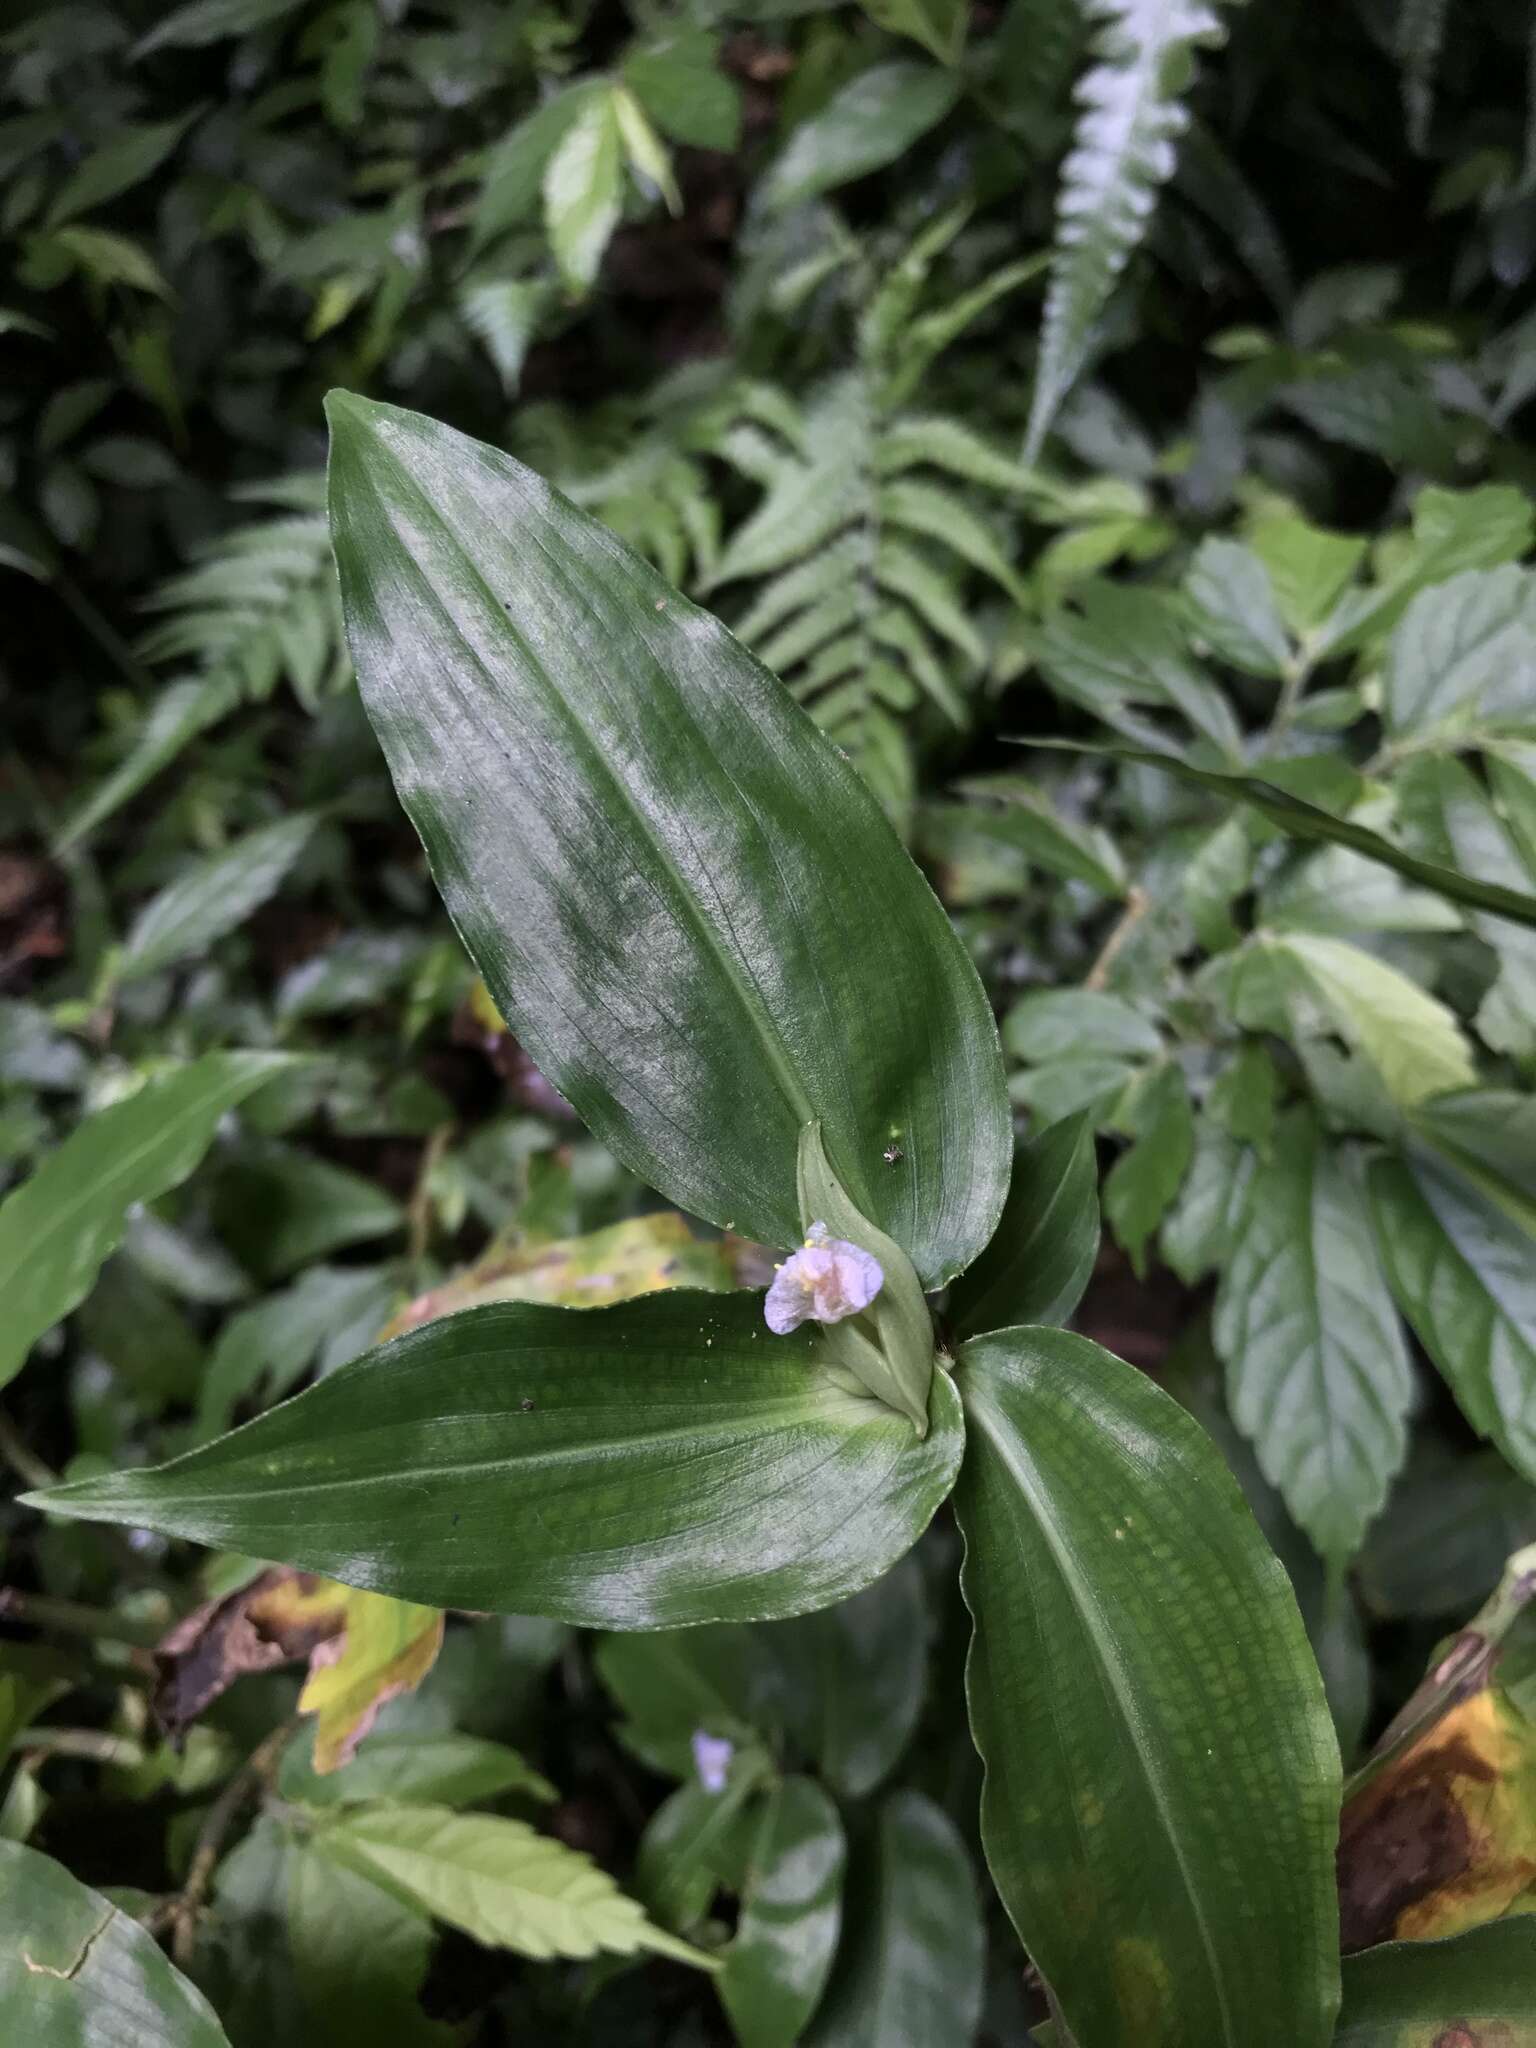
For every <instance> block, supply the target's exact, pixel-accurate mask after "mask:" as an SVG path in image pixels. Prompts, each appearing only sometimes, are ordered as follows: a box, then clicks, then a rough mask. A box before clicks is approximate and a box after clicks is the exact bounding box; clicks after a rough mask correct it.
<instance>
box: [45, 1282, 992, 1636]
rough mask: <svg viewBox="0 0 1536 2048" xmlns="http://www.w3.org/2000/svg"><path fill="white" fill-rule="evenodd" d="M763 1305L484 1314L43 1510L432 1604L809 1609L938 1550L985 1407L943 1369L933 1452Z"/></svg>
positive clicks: (639, 1616) (738, 1301) (771, 1612)
mask: <svg viewBox="0 0 1536 2048" xmlns="http://www.w3.org/2000/svg"><path fill="white" fill-rule="evenodd" d="M761 1318H762V1300H761V1297H760V1296H758V1295H755V1294H754V1295H723V1296H722V1295H713V1294H692V1293H684V1292H678V1293H676V1294H661V1295H652V1296H649V1297H648V1298H645V1299H642V1300H640V1301H635V1302H630V1303H627V1304H625V1305H623V1306H621V1307H617V1308H611V1309H591V1310H584V1309H556V1308H546V1307H543V1306H539V1305H534V1304H531V1303H522V1302H516V1303H513V1302H508V1303H501V1304H496V1305H493V1306H491V1307H487V1308H480V1309H471V1310H469V1311H467V1312H466V1313H465V1314H463V1315H460V1316H450V1317H448V1318H446V1319H445V1320H444V1321H442V1322H439V1323H432V1324H429V1325H427V1326H426V1327H425V1328H424V1329H421V1330H416V1331H412V1332H410V1333H408V1334H407V1335H405V1336H403V1337H398V1338H396V1339H395V1340H394V1341H393V1342H392V1343H390V1344H387V1345H384V1346H383V1347H382V1348H381V1349H379V1350H377V1351H374V1352H370V1353H369V1354H367V1356H365V1357H363V1358H359V1359H356V1360H354V1361H353V1362H352V1364H350V1365H347V1366H343V1367H342V1368H341V1369H340V1370H339V1371H337V1372H334V1373H332V1374H331V1375H330V1376H329V1377H328V1378H326V1379H324V1380H322V1381H320V1382H319V1384H318V1385H316V1386H314V1387H311V1388H310V1389H309V1390H308V1391H307V1392H306V1393H303V1394H301V1395H299V1396H298V1397H297V1398H296V1399H295V1400H292V1401H289V1402H286V1403H284V1405H283V1406H281V1407H279V1408H274V1409H271V1410H269V1411H268V1413H267V1414H265V1415H263V1416H260V1417H258V1418H257V1420H256V1421H255V1422H251V1423H247V1424H246V1425H245V1427H244V1428H243V1429H237V1430H235V1431H234V1432H233V1433H232V1434H231V1435H229V1436H226V1437H221V1438H220V1439H219V1440H218V1441H217V1442H215V1443H212V1444H208V1445H206V1446H205V1447H204V1448H202V1449H201V1450H196V1451H192V1452H190V1453H188V1455H187V1456H185V1457H183V1458H179V1459H175V1460H173V1461H172V1462H171V1463H170V1464H168V1465H161V1466H158V1467H156V1468H155V1469H154V1470H152V1471H147V1472H118V1473H112V1474H108V1475H106V1476H104V1477H102V1478H100V1479H89V1480H80V1481H76V1482H74V1483H73V1484H70V1485H66V1486H62V1487H56V1488H54V1489H52V1490H50V1491H49V1492H48V1493H47V1494H46V1495H37V1496H34V1497H33V1498H34V1504H35V1505H45V1506H46V1507H48V1508H49V1509H50V1510H51V1511H53V1512H55V1513H61V1514H68V1515H75V1516H79V1517H82V1518H84V1519H86V1520H96V1521H113V1522H125V1523H128V1524H129V1525H130V1526H142V1527H145V1528H155V1529H159V1530H161V1531H163V1532H164V1533H165V1534H167V1535H176V1536H187V1537H191V1538H192V1539H193V1540H194V1541H196V1542H200V1543H207V1544H212V1545H216V1546H218V1547H220V1548H224V1549H230V1550H237V1551H241V1552H243V1553H245V1554H247V1555H250V1556H258V1557H270V1558H276V1559H278V1560H279V1561H281V1562H283V1563H291V1564H296V1565H299V1566H301V1567H302V1568H303V1569H305V1570H308V1571H318V1572H323V1573H325V1574H326V1575H327V1576H328V1577H331V1578H339V1579H342V1580H343V1582H344V1583H347V1584H351V1585H364V1586H369V1587H371V1588H373V1589H374V1590H375V1591H377V1592H382V1593H392V1594H394V1595H395V1596H396V1597H397V1598H400V1599H406V1600H415V1601H419V1602H421V1603H422V1604H424V1605H427V1606H431V1607H468V1608H477V1609H497V1610H500V1611H503V1612H508V1613H521V1614H545V1615H550V1616H554V1617H556V1618H559V1619H563V1620H567V1621H573V1622H578V1623H585V1624H590V1625H593V1626H596V1627H606V1628H662V1627H667V1626H670V1625H672V1624H675V1623H683V1622H698V1621H717V1620H753V1619H767V1618H773V1617H777V1616H781V1615H788V1614H799V1613H804V1612H806V1611H808V1610H809V1609H812V1608H816V1607H824V1606H826V1605H828V1604H829V1603H830V1602H831V1601H833V1600H837V1599H841V1598H842V1597H843V1596H844V1595H846V1594H848V1593H853V1592H857V1591H858V1590H859V1588H860V1587H861V1586H865V1585H867V1584H868V1583H869V1582H870V1580H871V1579H873V1578H876V1577H877V1576H878V1575H879V1573H880V1572H882V1571H884V1570H885V1569H886V1567H887V1566H889V1565H891V1564H893V1563H894V1562H895V1561H896V1559H897V1558H898V1557H900V1556H902V1555H903V1553H904V1552H905V1551H907V1550H908V1549H909V1548H910V1547H911V1545H912V1544H913V1543H914V1542H915V1541H916V1539H917V1537H918V1536H919V1534H920V1533H921V1532H922V1530H923V1529H924V1528H925V1527H926V1526H927V1524H928V1521H929V1519H930V1517H931V1516H932V1514H933V1512H934V1510H935V1508H936V1507H937V1506H938V1504H939V1502H940V1501H941V1500H942V1499H943V1498H944V1497H945V1495H946V1494H947V1493H948V1491H949V1489H950V1486H951V1484H952V1482H953V1479H954V1474H955V1470H956V1467H957V1465H958V1461H959V1456H960V1443H961V1422H960V1406H959V1402H958V1400H957V1398H956V1396H955V1392H954V1388H953V1386H952V1384H951V1383H950V1381H949V1379H948V1377H947V1376H946V1375H945V1374H943V1373H935V1374H934V1376H933V1381H934V1391H933V1403H932V1408H931V1411H930V1420H931V1427H930V1430H929V1434H928V1436H927V1437H926V1438H925V1439H923V1440H922V1441H921V1442H919V1440H918V1439H917V1437H916V1436H915V1435H914V1433H913V1430H912V1426H911V1424H910V1423H909V1422H907V1421H905V1420H904V1419H903V1418H902V1417H900V1416H898V1415H895V1414H893V1413H892V1412H891V1410H890V1409H888V1408H886V1407H884V1406H883V1405H881V1404H880V1403H878V1402H876V1401H872V1400H870V1399H868V1398H867V1397H864V1396H856V1395H851V1394H848V1393H844V1392H843V1391H841V1390H840V1389H839V1388H838V1387H837V1386H836V1385H835V1384H834V1383H833V1382H832V1380H831V1379H830V1378H829V1377H828V1376H827V1374H826V1373H825V1371H824V1370H823V1369H822V1368H820V1367H819V1366H818V1365H817V1363H816V1362H815V1348H816V1339H815V1338H814V1337H811V1336H805V1335H804V1334H803V1333H797V1334H796V1335H795V1336H793V1337H773V1336H770V1334H769V1333H768V1331H767V1329H766V1328H765V1327H764V1325H763V1323H762V1320H761ZM684 1472H686V1474H687V1479H686V1483H680V1475H681V1474H683V1473H684Z"/></svg>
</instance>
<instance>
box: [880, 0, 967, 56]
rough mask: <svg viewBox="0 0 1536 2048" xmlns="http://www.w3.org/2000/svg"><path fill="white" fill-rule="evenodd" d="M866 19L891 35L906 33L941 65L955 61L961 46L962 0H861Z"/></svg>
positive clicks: (962, 43)
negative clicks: (867, 17) (929, 52)
mask: <svg viewBox="0 0 1536 2048" xmlns="http://www.w3.org/2000/svg"><path fill="white" fill-rule="evenodd" d="M861 4H862V6H863V8H864V12H865V13H866V14H867V15H868V16H869V18H870V20H871V21H873V22H875V23H876V24H877V25H878V26H879V27H881V28H883V29H885V30H886V32H887V33H888V34H890V35H893V36H907V37H910V39H911V40H912V41H913V42H914V43H921V44H922V46H923V48H924V49H925V50H928V51H931V52H932V54H933V55H934V56H935V57H937V58H938V60H939V62H940V63H941V64H956V63H958V62H959V60H960V52H961V51H962V50H963V49H964V48H965V26H966V13H967V9H966V6H965V0H861Z"/></svg>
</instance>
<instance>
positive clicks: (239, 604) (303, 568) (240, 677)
mask: <svg viewBox="0 0 1536 2048" xmlns="http://www.w3.org/2000/svg"><path fill="white" fill-rule="evenodd" d="M323 494H324V481H323V479H322V478H320V477H319V476H318V475H316V476H304V477H294V478H282V479H279V480H278V481H277V482H276V483H275V484H272V485H263V486H261V487H259V489H258V490H257V491H255V492H247V493H245V494H244V495H245V496H246V497H247V499H248V500H249V499H253V498H254V499H257V500H258V501H265V502H267V503H275V504H277V505H279V506H281V507H283V508H284V509H283V510H281V511H280V512H279V513H278V514H277V515H276V516H275V517H272V518H269V519H260V520H255V521H253V522H252V523H251V524H250V525H248V526H240V527H236V528H234V529H233V530H232V531H231V532H229V533H226V534H220V535H219V537H218V538H217V539H216V540H213V541H210V542H208V543H206V544H205V545H204V546H203V547H202V548H201V549H199V551H198V559H197V561H196V562H195V564H194V566H193V567H192V568H190V569H186V570H183V571H182V572H181V573H180V574H179V575H176V576H172V577H170V578H168V579H167V580H166V581H165V582H164V583H162V584H161V585H160V587H159V588H158V589H157V590H156V591H154V592H153V593H152V594H151V596H150V597H149V598H148V599H147V600H146V602H145V607H144V608H145V610H146V611H151V612H161V613H164V614H165V617H164V618H163V620H162V622H161V623H160V624H159V625H156V626H152V627H151V628H150V629H149V631H148V632H147V633H145V634H143V635H142V636H141V638H140V640H139V643H138V653H139V655H140V657H141V658H142V659H143V660H145V661H148V662H152V663H166V662H179V663H180V662H184V663H186V664H188V665H189V666H191V667H192V668H193V669H194V670H196V671H200V672H201V674H202V675H203V676H204V677H205V678H208V679H211V678H213V677H219V678H221V679H222V680H223V682H224V683H225V685H226V686H227V689H228V692H229V695H230V697H231V701H232V702H238V701H239V700H240V699H241V698H262V697H268V696H270V695H271V694H272V692H273V691H274V690H275V689H276V688H277V686H278V684H279V683H280V682H282V681H284V680H285V679H286V680H287V682H288V683H289V684H290V686H291V687H292V689H293V692H294V695H295V696H296V697H298V699H299V701H300V702H301V703H302V704H303V705H304V706H305V707H306V708H307V709H309V710H311V711H313V710H314V709H315V708H316V707H317V705H318V704H319V702H320V700H321V698H322V697H324V696H326V695H328V694H329V693H330V692H331V691H333V690H335V689H339V688H340V687H341V686H342V685H343V684H344V683H345V682H346V680H347V679H348V677H349V676H350V674H351V664H350V661H349V659H348V656H347V651H346V638H345V635H344V633H343V631H342V622H341V603H340V599H339V597H338V595H337V592H336V576H335V570H334V568H333V566H332V562H331V546H330V534H329V531H328V529H327V526H326V519H325V510H324V495H323ZM311 508H312V509H311Z"/></svg>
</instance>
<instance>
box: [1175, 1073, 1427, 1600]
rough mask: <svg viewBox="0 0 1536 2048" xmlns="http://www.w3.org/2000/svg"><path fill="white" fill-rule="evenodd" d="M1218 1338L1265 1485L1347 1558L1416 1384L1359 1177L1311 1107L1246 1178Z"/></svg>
mask: <svg viewBox="0 0 1536 2048" xmlns="http://www.w3.org/2000/svg"><path fill="white" fill-rule="evenodd" d="M1214 1331H1215V1338H1216V1348H1217V1350H1218V1351H1219V1352H1220V1353H1221V1356H1222V1359H1223V1361H1224V1362H1225V1364H1226V1369H1227V1391H1228V1398H1229V1399H1230V1401H1231V1405H1232V1416H1233V1420H1234V1421H1235V1422H1236V1423H1237V1426H1238V1428H1239V1429H1241V1430H1242V1432H1243V1434H1244V1435H1245V1436H1246V1437H1247V1438H1248V1439H1249V1441H1250V1442H1251V1443H1252V1445H1253V1447H1254V1449H1255V1450H1256V1451H1257V1453H1258V1457H1259V1463H1260V1465H1261V1466H1262V1467H1263V1471H1264V1476H1265V1478H1266V1479H1268V1480H1269V1482H1270V1484H1271V1485H1272V1486H1278V1487H1279V1489H1280V1491H1281V1493H1282V1494H1283V1495H1284V1496H1285V1504H1286V1506H1287V1507H1288V1508H1289V1509H1290V1511H1291V1513H1292V1515H1293V1516H1294V1517H1295V1519H1296V1521H1297V1522H1298V1523H1299V1524H1300V1525H1301V1527H1302V1528H1303V1529H1305V1530H1306V1532H1307V1534H1308V1535H1309V1536H1310V1537H1311V1539H1312V1541H1313V1542H1314V1543H1315V1544H1316V1546H1317V1548H1318V1550H1319V1551H1320V1552H1321V1553H1322V1555H1323V1556H1324V1557H1325V1558H1328V1559H1330V1560H1331V1561H1333V1562H1334V1563H1338V1564H1343V1563H1346V1562H1347V1561H1348V1560H1349V1558H1351V1557H1352V1556H1353V1555H1354V1553H1355V1552H1356V1551H1357V1550H1358V1549H1359V1547H1360V1539H1361V1537H1362V1536H1363V1535H1364V1534H1365V1529H1366V1525H1367V1523H1368V1522H1369V1521H1370V1520H1371V1518H1372V1516H1373V1515H1374V1514H1375V1513H1376V1512H1377V1510H1378V1509H1379V1508H1380V1506H1381V1504H1382V1501H1383V1500H1384V1499H1385V1498H1386V1492H1387V1487H1388V1484H1389V1483H1390V1481H1391V1480H1392V1478H1393V1477H1394V1475H1395V1474H1396V1472H1397V1471H1398V1469H1399V1467H1400V1466H1401V1464H1402V1462H1403V1458H1404V1455H1405V1453H1406V1450H1407V1413H1408V1403H1409V1399H1410V1396H1411V1393H1412V1381H1411V1377H1410V1373H1409V1367H1408V1358H1407V1353H1406V1351H1405V1349H1404V1346H1403V1337H1402V1331H1401V1329H1400V1327H1399V1325H1398V1320H1397V1314H1396V1311H1395V1310H1394V1308H1393V1306H1392V1297H1391V1295H1390V1294H1389V1293H1388V1291H1387V1284H1386V1280H1385V1278H1384V1277H1383V1275H1382V1271H1381V1267H1380V1264H1379V1262H1378V1259H1377V1256H1376V1246H1375V1243H1374V1241H1373V1236H1372V1231H1371V1224H1370V1216H1369V1212H1368V1207H1367V1201H1366V1195H1365V1189H1364V1186H1363V1183H1362V1181H1361V1179H1360V1177H1359V1175H1358V1174H1357V1173H1356V1171H1355V1169H1354V1162H1353V1161H1352V1160H1350V1159H1348V1158H1346V1157H1345V1156H1344V1155H1343V1154H1341V1153H1340V1152H1338V1151H1337V1150H1336V1149H1335V1148H1334V1147H1333V1146H1332V1145H1331V1144H1330V1142H1329V1140H1328V1139H1327V1138H1326V1137H1325V1136H1324V1135H1323V1133H1322V1131H1321V1130H1320V1129H1319V1128H1318V1126H1317V1124H1316V1122H1315V1121H1314V1119H1313V1118H1312V1116H1311V1114H1310V1113H1309V1112H1308V1111H1306V1110H1294V1111H1292V1112H1291V1114H1290V1115H1289V1116H1287V1117H1285V1118H1284V1119H1283V1120H1282V1121H1281V1123H1280V1125H1279V1127H1278V1130H1277V1133H1276V1137H1275V1143H1274V1149H1273V1151H1272V1153H1271V1155H1270V1157H1269V1158H1268V1159H1266V1160H1262V1161H1261V1162H1260V1163H1259V1165H1258V1167H1257V1169H1256V1170H1255V1172H1254V1174H1253V1176H1252V1178H1251V1179H1250V1180H1249V1183H1248V1191H1247V1195H1246V1198H1245V1200H1244V1203H1243V1208H1242V1213H1241V1215H1240V1216H1239V1218H1238V1221H1237V1224H1236V1226H1235V1228H1234V1231H1233V1237H1232V1246H1231V1251H1230V1253H1229V1256H1228V1259H1227V1263H1226V1266H1225V1269H1224V1271H1223V1273H1222V1278H1221V1290H1220V1293H1219V1294H1218V1296H1217V1301H1216V1319H1215V1325H1214Z"/></svg>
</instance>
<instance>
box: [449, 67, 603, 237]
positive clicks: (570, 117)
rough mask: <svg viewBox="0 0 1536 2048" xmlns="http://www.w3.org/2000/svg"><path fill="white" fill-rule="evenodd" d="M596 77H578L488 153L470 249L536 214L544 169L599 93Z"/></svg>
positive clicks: (509, 132) (471, 222)
mask: <svg viewBox="0 0 1536 2048" xmlns="http://www.w3.org/2000/svg"><path fill="white" fill-rule="evenodd" d="M602 93H603V85H602V82H601V81H600V80H597V79H581V80H579V81H578V82H577V83H576V84H574V85H569V86H567V87H566V88H565V90H564V91H563V92H559V93H556V94H555V96H554V97H553V98H552V99H547V100H545V101H544V103H543V104H542V106H539V107H536V108H535V109H534V111H533V112H532V113H531V114H528V115H526V116H525V117H524V118H523V119H522V120H521V121H519V122H518V123H517V124H516V126H515V127H513V128H510V129H509V130H508V131H507V133H506V134H505V135H504V136H503V137H502V138H501V140H500V141H499V142H498V143H497V144H496V145H495V146H494V148H493V149H492V150H491V153H490V156H489V158H488V159H487V162H486V167H485V178H484V182H483V183H482V185H481V187H480V195H479V197H478V199H477V200H476V201H475V209H474V213H473V215H472V216H471V219H470V248H471V250H472V251H478V250H480V249H483V248H484V247H485V245H486V244H487V243H488V242H492V241H494V240H495V239H496V237H497V236H498V235H502V234H505V233H506V231H507V230H508V229H509V228H514V227H518V226H520V225H521V224H522V223H523V222H524V221H526V220H530V219H531V218H532V217H533V215H534V214H535V213H536V212H537V210H538V205H539V193H540V189H541V186H542V182H543V178H544V173H545V169H546V166H547V165H548V164H549V162H550V159H551V158H552V157H553V156H554V153H555V151H556V150H557V149H558V148H559V147H560V145H561V143H562V142H564V140H565V138H566V135H567V134H568V132H569V131H570V129H571V128H572V126H573V125H574V124H575V123H576V122H577V121H578V120H579V119H580V118H581V117H582V116H583V115H584V114H585V113H586V112H587V110H588V109H589V108H590V107H591V106H592V105H593V104H594V102H595V101H596V100H597V99H598V98H599V97H600V96H601V95H602Z"/></svg>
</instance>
